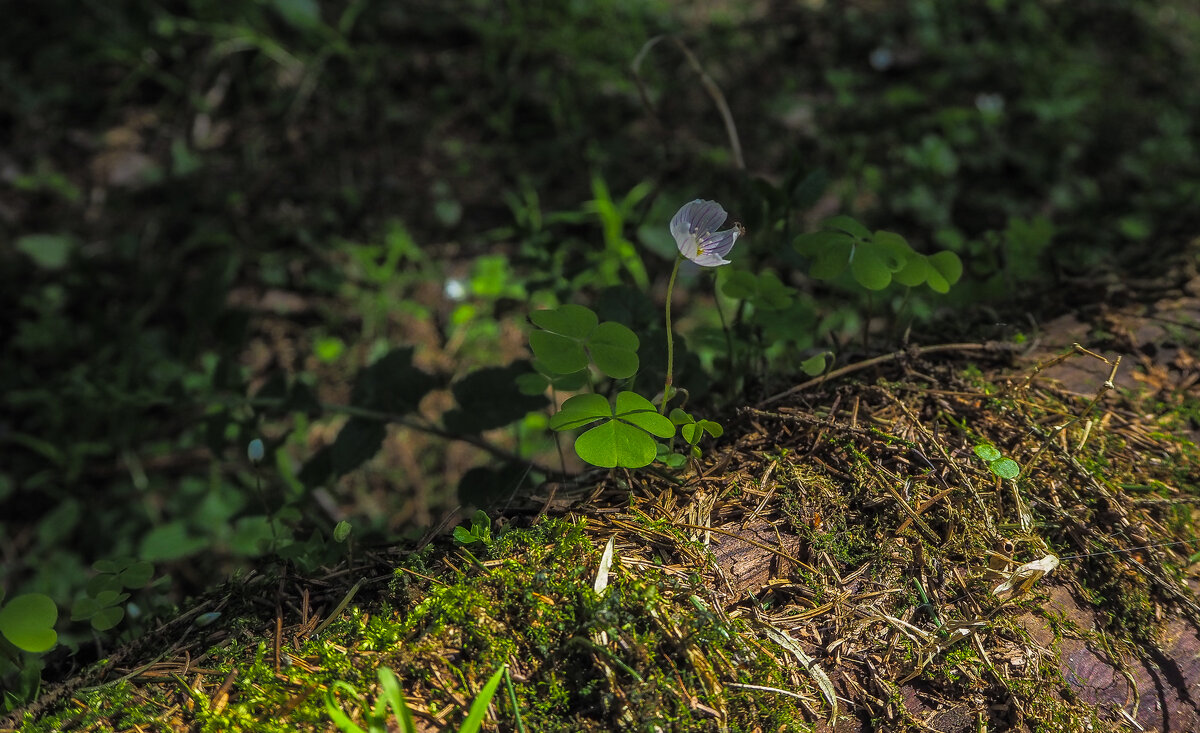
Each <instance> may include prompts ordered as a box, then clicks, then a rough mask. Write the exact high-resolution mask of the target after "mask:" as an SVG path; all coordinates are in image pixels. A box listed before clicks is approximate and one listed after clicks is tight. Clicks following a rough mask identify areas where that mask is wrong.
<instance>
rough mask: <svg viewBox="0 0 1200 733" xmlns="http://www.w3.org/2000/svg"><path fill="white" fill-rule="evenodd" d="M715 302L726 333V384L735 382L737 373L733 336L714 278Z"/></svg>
mask: <svg viewBox="0 0 1200 733" xmlns="http://www.w3.org/2000/svg"><path fill="white" fill-rule="evenodd" d="M713 302H714V303H716V304H717V315H718V316H720V317H721V330H722V331H724V332H725V350H726V352H727V354H728V361H726V362H725V383H726V384H731V383H732V382H733V375H734V374H736V373H737V370H736V368H735V365H734V363H733V334H732V332H731V331H730V330H729V322H728V321H726V320H725V309H724V308H722V307H721V292H720V288H718V287H717V279H716V278H713Z"/></svg>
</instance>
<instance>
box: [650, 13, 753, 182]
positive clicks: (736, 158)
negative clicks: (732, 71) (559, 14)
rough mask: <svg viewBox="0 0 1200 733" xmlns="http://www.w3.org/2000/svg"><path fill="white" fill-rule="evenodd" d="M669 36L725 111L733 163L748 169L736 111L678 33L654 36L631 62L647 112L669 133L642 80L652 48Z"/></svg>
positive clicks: (721, 110) (715, 103)
mask: <svg viewBox="0 0 1200 733" xmlns="http://www.w3.org/2000/svg"><path fill="white" fill-rule="evenodd" d="M666 38H670V39H671V40H672V41H674V43H675V46H676V48H678V49H679V51H680V53H682V54H683V57H684V58H685V59H687V62H688V65H689V66H691V67H692V71H695V72H696V75H697V76H699V77H700V83H701V84H703V85H704V90H705V91H706V92H708V96H709V97H711V98H712V101H713V104H714V105H715V106H716V108H717V112H719V113H720V114H721V120H722V121H723V122H724V123H725V134H726V135H727V136H728V137H729V149H730V151H731V152H732V153H733V162H734V164H735V165H736V166H737V167H738V169H739V170H745V169H746V159H745V157H743V155H742V142H741V140H740V139H739V138H738V131H737V125H735V124H734V122H733V112H731V111H730V109H729V104H728V103H727V102H726V101H725V95H724V94H722V93H721V88H720V87H718V86H717V83H716V82H714V81H713V80H712V77H710V76H709V75H708V72H706V71H705V70H704V67H703V66H701V65H700V60H699V59H698V58H696V55H695V54H694V53H692V50H691V49H690V48H688V47H687V45H686V44H685V43H684V42H683V41H682V40H680V39H679V37H678V36H655V37H653V38H651V39H650V40H648V41H646V42H645V43H644V44H642V48H641V50H639V51H638V52H637V55H636V56H634V57H633V62H632V63H631V64H630V68H631V70H632V71H633V80H634V83H635V84H637V88H638V94H639V95H640V96H641V98H642V105H643V106H644V107H645V108H646V112H647V113H648V114H649V115H650V117H651V119H653V120H654V121H655V123H657V125H658V127H659V128H660V129H662V130H663V132H664V134H665V132H666V131H665V129H664V128H663V124H662V121H661V120H660V119H659V118H658V115H657V114H656V113H655V111H654V106H653V105H652V104H651V103H650V95H649V94H647V92H646V85H645V83H644V82H643V81H642V74H641V68H642V61H644V60H645V58H646V55H647V54H649V53H650V49H652V48H654V47H655V46H657V45H658V44H659V42H660V41H662V40H664V39H666Z"/></svg>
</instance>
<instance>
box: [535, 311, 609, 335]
mask: <svg viewBox="0 0 1200 733" xmlns="http://www.w3.org/2000/svg"><path fill="white" fill-rule="evenodd" d="M529 320H531V321H533V325H535V326H537V327H538V328H544V329H546V330H547V331H551V332H553V333H557V334H561V335H563V336H568V337H571V338H575V339H579V340H581V341H582V340H583V339H586V338H587V337H588V336H591V335H592V330H593V329H594V328H596V324H597V323H599V322H600V319H599V318H597V317H596V314H595V313H594V312H592V309H591V308H585V307H584V306H582V305H574V304H570V303H569V304H567V305H563V306H559V307H558V308H553V309H550V310H540V311H534V312H533V313H530V314H529Z"/></svg>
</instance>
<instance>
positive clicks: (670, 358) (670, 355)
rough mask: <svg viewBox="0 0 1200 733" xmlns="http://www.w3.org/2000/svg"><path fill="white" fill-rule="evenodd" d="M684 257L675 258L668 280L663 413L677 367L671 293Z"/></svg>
mask: <svg viewBox="0 0 1200 733" xmlns="http://www.w3.org/2000/svg"><path fill="white" fill-rule="evenodd" d="M681 262H683V258H682V257H676V258H675V267H674V268H672V269H671V279H670V280H668V281H667V381H666V383H665V384H664V385H663V397H662V404H661V405H659V407H658V412H659V414H661V415H665V414H667V402H668V400H670V398H671V382H672V381H673V375H672V370H673V369H674V368H675V340H674V339H673V338H671V295H672V294H673V293H674V292H675V276H676V275H678V274H679V263H681Z"/></svg>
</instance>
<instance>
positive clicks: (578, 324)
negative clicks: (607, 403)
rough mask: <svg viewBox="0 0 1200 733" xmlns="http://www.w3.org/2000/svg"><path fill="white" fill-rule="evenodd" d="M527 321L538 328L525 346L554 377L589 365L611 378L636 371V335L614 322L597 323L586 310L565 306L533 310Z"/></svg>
mask: <svg viewBox="0 0 1200 733" xmlns="http://www.w3.org/2000/svg"><path fill="white" fill-rule="evenodd" d="M529 320H531V321H532V322H533V324H534V325H535V326H537V327H538V328H539V329H541V330H538V331H534V332H533V333H531V334H529V346H530V348H531V349H533V354H534V356H536V357H537V359H538V361H540V362H541V363H542V365H543V367H545V368H546V369H548V370H549V371H551V372H553V373H554V374H573V373H575V372H579V371H582V370H584V369H587V367H588V364H589V363H591V364H595V365H596V367H597V368H598V369H599V370H600V371H601V372H603V373H604V374H606V375H608V376H610V377H613V378H614V379H625V378H627V377H632V376H633V375H634V374H635V373H636V372H637V370H638V356H637V350H638V346H639V345H640V344H639V342H638V337H637V334H635V333H634V332H633V331H630V330H629V329H628V328H626V327H625V326H622V325H621V324H619V323H617V322H615V321H605V322H604V323H600V322H599V318H597V316H596V314H595V313H594V312H592V310H591V309H590V308H585V307H583V306H581V305H572V304H568V305H564V306H560V307H558V308H554V309H552V310H540V311H534V312H533V313H532V314H530V316H529ZM531 386H532V384H531Z"/></svg>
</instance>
